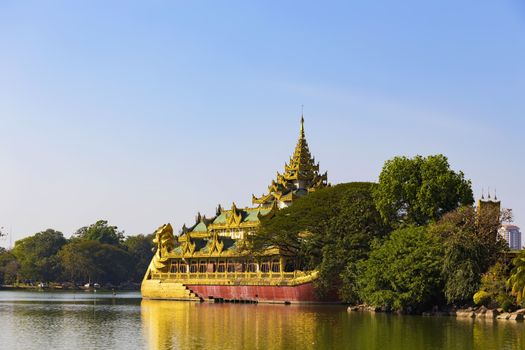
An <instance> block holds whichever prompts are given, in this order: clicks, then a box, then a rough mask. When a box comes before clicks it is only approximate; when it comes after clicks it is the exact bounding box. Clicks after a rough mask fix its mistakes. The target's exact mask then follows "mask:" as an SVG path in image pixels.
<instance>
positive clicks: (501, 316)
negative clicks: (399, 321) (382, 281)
mask: <svg viewBox="0 0 525 350" xmlns="http://www.w3.org/2000/svg"><path fill="white" fill-rule="evenodd" d="M347 310H348V312H354V311H368V312H382V311H383V310H381V309H380V308H377V307H373V306H369V305H355V306H349V307H348V309H347ZM396 313H402V312H396ZM422 315H423V316H455V317H457V318H475V319H485V320H511V321H523V320H524V319H525V309H519V310H517V311H514V312H504V311H503V309H488V308H486V307H485V306H481V307H478V308H472V307H469V308H468V309H458V310H450V311H432V312H423V313H422Z"/></svg>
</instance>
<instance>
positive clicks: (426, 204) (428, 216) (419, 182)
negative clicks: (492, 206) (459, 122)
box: [374, 154, 474, 226]
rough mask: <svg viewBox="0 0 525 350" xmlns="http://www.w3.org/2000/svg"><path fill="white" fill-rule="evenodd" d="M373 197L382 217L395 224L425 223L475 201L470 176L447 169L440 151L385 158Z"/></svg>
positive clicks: (447, 165) (445, 161)
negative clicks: (467, 177) (423, 154)
mask: <svg viewBox="0 0 525 350" xmlns="http://www.w3.org/2000/svg"><path fill="white" fill-rule="evenodd" d="M374 198H375V201H376V205H377V208H378V210H379V212H380V213H381V216H382V217H383V219H384V220H385V221H386V222H388V223H389V224H391V225H394V226H395V225H425V224H427V223H428V222H430V221H436V220H438V219H439V218H440V217H442V216H443V215H444V214H445V213H447V212H449V211H451V210H454V209H455V208H457V207H458V206H460V205H466V204H472V203H473V202H474V197H473V194H472V189H471V183H470V180H466V179H465V177H464V174H463V172H461V171H460V172H455V171H453V170H452V169H450V165H449V163H448V160H447V158H446V157H445V156H443V155H441V154H439V155H432V156H428V157H422V156H416V157H414V158H411V159H410V158H407V157H395V158H393V159H391V160H388V161H386V162H385V164H384V166H383V169H382V171H381V174H380V175H379V186H378V187H377V188H376V190H375V191H374Z"/></svg>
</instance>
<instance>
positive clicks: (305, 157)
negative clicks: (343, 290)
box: [252, 117, 328, 207]
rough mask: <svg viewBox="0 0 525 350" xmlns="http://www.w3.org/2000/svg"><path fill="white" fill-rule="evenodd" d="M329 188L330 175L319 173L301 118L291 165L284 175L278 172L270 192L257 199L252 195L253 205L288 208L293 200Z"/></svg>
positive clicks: (286, 168) (288, 165) (288, 164)
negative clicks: (276, 205)
mask: <svg viewBox="0 0 525 350" xmlns="http://www.w3.org/2000/svg"><path fill="white" fill-rule="evenodd" d="M326 186H328V175H327V173H326V172H325V173H324V174H320V173H319V163H317V164H316V163H315V158H314V157H312V155H311V153H310V149H309V147H308V142H307V141H306V137H305V133H304V118H303V117H301V130H300V134H299V140H297V145H296V146H295V150H294V153H293V155H292V157H291V158H290V161H289V163H286V164H285V165H284V173H283V174H280V173H279V172H277V177H276V179H275V180H273V181H272V183H271V184H270V186H268V192H267V193H266V194H263V195H262V196H261V197H259V198H257V197H255V196H254V195H252V203H253V204H259V205H260V206H263V207H268V206H272V205H273V204H274V203H278V205H279V207H284V206H288V205H289V204H290V203H291V202H292V201H293V200H295V199H297V198H299V197H302V196H304V195H305V194H307V193H308V192H313V191H315V190H317V189H319V188H323V187H326Z"/></svg>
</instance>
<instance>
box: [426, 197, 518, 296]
mask: <svg viewBox="0 0 525 350" xmlns="http://www.w3.org/2000/svg"><path fill="white" fill-rule="evenodd" d="M509 215H510V214H509V213H508V212H505V211H504V212H503V213H502V214H501V216H500V215H496V216H495V217H494V215H493V213H491V212H487V211H476V208H474V207H472V206H465V207H460V208H458V209H456V210H454V211H452V212H450V213H447V214H446V215H445V216H443V218H442V219H441V220H440V221H438V222H437V223H436V224H434V225H432V226H431V227H430V229H429V230H430V232H431V233H432V234H433V235H435V236H436V237H438V238H440V240H441V241H442V242H443V243H442V244H443V248H444V251H443V266H442V275H443V278H444V281H445V285H444V293H445V296H446V298H447V301H448V302H449V303H465V302H470V301H471V300H472V296H473V295H474V293H476V292H477V291H478V290H479V288H480V283H481V277H482V275H483V274H484V273H485V272H487V271H488V269H489V267H490V266H491V265H493V264H495V263H496V262H497V261H498V259H501V257H502V253H503V252H504V251H505V250H506V249H508V248H507V246H506V244H505V242H504V241H502V240H498V239H497V237H496V235H495V232H494V229H495V228H497V227H498V226H499V225H500V223H501V221H502V220H510V216H509ZM486 216H489V217H488V218H487V217H486Z"/></svg>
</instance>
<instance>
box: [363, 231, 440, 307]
mask: <svg viewBox="0 0 525 350" xmlns="http://www.w3.org/2000/svg"><path fill="white" fill-rule="evenodd" d="M441 257H442V247H441V242H440V241H439V240H438V239H437V237H435V236H433V235H430V234H429V233H428V232H427V231H426V228H424V227H420V228H417V227H409V228H405V229H399V230H396V231H393V232H392V233H391V235H390V236H389V237H388V238H387V239H386V240H385V241H384V242H382V243H380V242H375V243H374V244H373V250H372V252H371V253H370V256H369V258H368V260H365V261H362V262H360V263H358V268H357V270H358V271H357V276H358V277H357V280H358V287H359V289H358V293H359V296H360V298H361V299H362V300H363V301H364V302H365V303H367V304H369V305H373V306H375V307H380V308H381V309H383V310H387V311H395V310H400V311H406V312H410V310H411V311H412V312H414V311H422V310H425V309H428V308H429V307H431V306H432V305H439V304H440V302H441V300H442V295H441V290H442V280H441V265H442V264H443V263H442V258H441Z"/></svg>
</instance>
